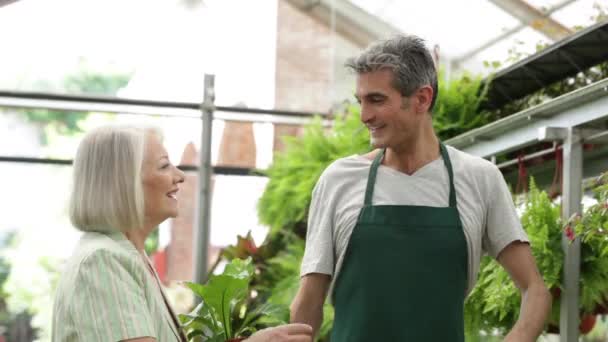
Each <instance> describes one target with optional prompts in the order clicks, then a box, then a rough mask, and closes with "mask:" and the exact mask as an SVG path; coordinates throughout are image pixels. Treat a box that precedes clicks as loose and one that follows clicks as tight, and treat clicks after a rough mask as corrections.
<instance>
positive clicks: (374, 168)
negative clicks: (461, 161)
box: [364, 142, 456, 208]
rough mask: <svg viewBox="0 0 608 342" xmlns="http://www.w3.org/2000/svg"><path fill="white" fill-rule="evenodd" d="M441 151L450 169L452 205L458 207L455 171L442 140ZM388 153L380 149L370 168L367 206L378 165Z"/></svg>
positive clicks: (369, 204)
mask: <svg viewBox="0 0 608 342" xmlns="http://www.w3.org/2000/svg"><path fill="white" fill-rule="evenodd" d="M439 152H440V153H441V157H442V158H443V163H444V164H445V167H446V169H448V176H449V178H450V207H453V208H456V189H455V187H454V171H453V170H452V162H451V160H450V155H449V154H448V149H447V148H446V147H445V145H444V144H443V143H442V142H439ZM385 153H386V148H383V149H381V150H380V152H379V153H378V154H377V155H376V157H375V158H374V161H373V162H372V166H371V168H370V170H369V177H367V187H366V188H365V202H364V205H365V206H371V205H372V197H373V195H374V185H375V183H376V174H377V173H378V167H379V166H380V163H382V159H383V158H384V155H385Z"/></svg>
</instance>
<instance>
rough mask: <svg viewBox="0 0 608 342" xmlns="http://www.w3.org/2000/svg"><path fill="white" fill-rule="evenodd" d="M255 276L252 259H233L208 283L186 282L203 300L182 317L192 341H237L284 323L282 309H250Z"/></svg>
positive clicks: (272, 306) (267, 304)
mask: <svg viewBox="0 0 608 342" xmlns="http://www.w3.org/2000/svg"><path fill="white" fill-rule="evenodd" d="M254 273H255V267H254V266H253V264H252V262H251V258H248V259H246V260H242V259H233V260H232V261H231V262H230V263H229V264H227V265H226V267H225V269H224V271H223V272H222V273H221V274H219V275H211V276H210V277H209V280H208V281H207V283H206V284H197V283H191V282H186V283H185V285H186V286H187V287H188V288H190V289H191V290H192V291H193V292H194V294H195V295H196V296H197V297H198V298H199V299H200V303H199V304H198V305H197V306H196V307H195V308H194V310H192V312H190V313H189V314H187V315H180V320H181V322H182V327H183V328H184V329H185V332H186V335H187V337H188V340H189V341H192V342H198V341H205V342H237V341H242V340H244V339H245V338H246V337H247V336H249V335H251V334H252V333H254V332H255V331H256V330H258V327H261V326H264V324H266V325H270V324H280V323H284V322H282V321H281V320H279V319H277V318H276V317H279V316H280V315H281V314H282V312H281V310H282V309H281V308H279V307H277V306H275V305H273V304H271V303H265V304H262V305H259V306H257V307H256V308H255V309H251V308H250V305H249V303H250V301H251V299H252V294H251V293H250V290H249V283H250V282H251V279H252V278H253V276H254Z"/></svg>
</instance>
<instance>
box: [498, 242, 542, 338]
mask: <svg viewBox="0 0 608 342" xmlns="http://www.w3.org/2000/svg"><path fill="white" fill-rule="evenodd" d="M497 259H498V262H499V263H500V264H501V265H502V266H503V267H504V268H505V270H507V272H509V275H510V276H511V279H512V280H513V282H514V283H515V286H517V288H518V289H519V291H520V292H521V310H520V313H519V318H518V319H517V323H515V326H514V327H513V329H511V331H510V332H509V334H508V335H507V337H506V338H505V342H515V341H517V342H534V341H536V339H537V338H538V336H539V335H540V334H541V333H542V331H543V327H544V324H545V321H546V319H547V316H548V315H549V311H550V310H551V295H550V294H549V291H548V290H547V287H546V286H545V283H544V281H543V278H542V277H541V275H540V273H539V272H538V268H537V267H536V262H535V261H534V256H533V255H532V251H531V250H530V246H529V245H528V244H527V243H523V242H513V243H511V244H509V245H508V246H507V247H505V248H504V249H503V250H502V251H501V252H500V254H499V255H498V258H497Z"/></svg>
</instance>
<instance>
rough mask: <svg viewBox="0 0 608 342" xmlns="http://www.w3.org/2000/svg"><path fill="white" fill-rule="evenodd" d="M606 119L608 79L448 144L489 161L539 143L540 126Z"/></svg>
mask: <svg viewBox="0 0 608 342" xmlns="http://www.w3.org/2000/svg"><path fill="white" fill-rule="evenodd" d="M606 119H608V79H604V80H602V81H599V82H596V83H594V84H591V85H589V86H587V87H584V88H580V89H577V90H575V91H573V92H570V93H568V94H565V95H562V96H560V97H557V98H555V99H553V100H551V101H549V102H546V103H543V104H540V105H538V106H535V107H532V108H529V109H526V110H524V111H522V112H519V113H517V114H513V115H510V116H508V117H506V118H504V119H501V120H498V121H496V122H493V123H491V124H489V125H486V126H484V127H481V128H478V129H475V130H472V131H470V132H467V133H465V134H461V135H459V136H457V137H454V138H452V139H449V140H447V141H446V144H448V145H451V146H454V147H456V148H458V149H460V150H462V151H464V152H467V153H470V154H473V155H477V156H480V157H485V158H489V157H491V156H493V155H497V154H502V153H505V152H510V151H514V150H517V149H520V148H521V147H524V146H527V145H531V144H533V143H536V142H537V141H538V130H539V129H540V128H541V127H545V126H551V127H565V128H568V127H577V126H581V125H586V124H589V123H592V122H594V121H598V120H606ZM480 137H481V138H480Z"/></svg>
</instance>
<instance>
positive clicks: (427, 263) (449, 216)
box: [331, 144, 468, 342]
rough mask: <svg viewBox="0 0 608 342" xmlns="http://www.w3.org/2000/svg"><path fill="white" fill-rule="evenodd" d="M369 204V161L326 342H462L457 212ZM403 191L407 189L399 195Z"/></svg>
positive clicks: (462, 266)
mask: <svg viewBox="0 0 608 342" xmlns="http://www.w3.org/2000/svg"><path fill="white" fill-rule="evenodd" d="M440 151H441V155H442V157H443V162H444V164H445V166H446V168H447V170H448V175H449V178H450V202H449V203H450V206H449V207H446V208H442V207H424V206H409V205H372V197H373V193H374V185H375V181H376V173H377V171H378V166H379V165H380V163H381V161H382V158H383V156H384V153H385V150H382V151H381V152H380V153H378V155H377V156H376V158H375V159H374V161H373V163H372V166H371V169H370V172H369V177H368V179H367V188H366V190H365V202H364V206H363V208H362V209H361V212H360V213H359V218H358V220H357V224H356V226H355V228H354V229H353V232H352V235H351V237H350V241H349V244H348V246H347V249H346V254H345V257H344V262H343V266H342V270H341V271H340V275H339V276H338V279H337V280H336V285H335V289H334V291H333V303H334V306H335V319H334V325H333V329H332V334H331V342H375V341H403V342H434V341H438V342H452V341H453V342H463V341H464V320H463V310H464V299H465V291H466V287H467V267H468V266H467V265H468V263H467V255H468V252H467V242H466V239H465V236H464V231H463V229H462V224H461V222H460V216H459V214H458V209H457V207H456V192H455V190H454V174H453V171H452V165H451V162H450V157H449V155H448V152H447V149H446V147H445V146H444V145H443V144H440ZM403 191H407V189H403Z"/></svg>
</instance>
